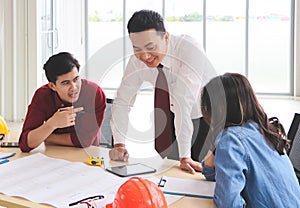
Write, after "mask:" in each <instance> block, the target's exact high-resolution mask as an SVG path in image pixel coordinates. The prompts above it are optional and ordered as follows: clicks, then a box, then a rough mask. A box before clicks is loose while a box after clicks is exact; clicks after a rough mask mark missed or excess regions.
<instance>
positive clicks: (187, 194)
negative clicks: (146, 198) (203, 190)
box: [163, 191, 213, 199]
mask: <svg viewBox="0 0 300 208" xmlns="http://www.w3.org/2000/svg"><path fill="white" fill-rule="evenodd" d="M163 193H164V194H170V195H177V196H189V197H197V198H205V199H212V198H213V197H212V196H205V195H197V194H189V193H178V192H171V191H163Z"/></svg>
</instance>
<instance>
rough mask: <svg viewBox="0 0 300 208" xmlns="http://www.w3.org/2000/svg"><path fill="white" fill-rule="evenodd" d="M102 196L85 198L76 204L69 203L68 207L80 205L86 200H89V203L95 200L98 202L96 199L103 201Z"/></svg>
mask: <svg viewBox="0 0 300 208" xmlns="http://www.w3.org/2000/svg"><path fill="white" fill-rule="evenodd" d="M103 198H104V196H103V195H96V196H90V197H87V198H84V199H81V200H79V201H77V202H73V203H70V204H69V206H75V205H77V204H81V203H83V202H85V201H87V200H91V201H95V200H98V199H103Z"/></svg>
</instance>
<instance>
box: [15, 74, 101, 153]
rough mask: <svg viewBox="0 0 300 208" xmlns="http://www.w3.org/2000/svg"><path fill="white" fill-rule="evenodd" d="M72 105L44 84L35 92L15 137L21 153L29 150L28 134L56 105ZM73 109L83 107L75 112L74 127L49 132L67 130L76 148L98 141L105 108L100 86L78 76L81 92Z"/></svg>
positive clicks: (96, 143)
mask: <svg viewBox="0 0 300 208" xmlns="http://www.w3.org/2000/svg"><path fill="white" fill-rule="evenodd" d="M68 106H72V104H71V103H66V102H63V101H62V100H61V99H60V98H59V97H58V95H57V93H56V92H54V91H52V90H51V89H50V88H49V87H48V85H47V84H46V85H44V86H42V87H40V88H39V89H37V90H36V91H35V94H34V96H33V98H32V100H31V103H30V105H29V106H28V110H27V114H26V118H25V121H24V124H23V129H22V133H21V135H20V138H19V146H20V149H21V150H22V151H23V152H29V151H31V150H32V148H30V147H28V143H27V135H28V133H29V132H30V131H31V130H33V129H36V128H38V127H39V126H41V125H42V124H43V123H44V122H45V121H47V120H48V119H49V118H50V117H51V116H52V115H53V114H54V113H55V112H56V111H57V110H58V109H59V108H61V107H68ZM73 106H74V108H76V107H83V108H84V113H78V114H77V116H76V120H75V126H71V127H66V128H59V129H56V130H55V131H54V132H53V134H64V133H70V134H71V139H72V142H73V144H74V146H76V147H88V146H90V145H99V144H100V126H101V123H102V121H103V116H104V111H105V107H106V97H105V94H104V92H103V91H102V89H101V88H100V87H99V86H98V85H97V84H96V83H93V82H90V81H88V80H85V79H81V91H80V95H79V98H78V100H77V102H75V103H73Z"/></svg>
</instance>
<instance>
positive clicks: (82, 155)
mask: <svg viewBox="0 0 300 208" xmlns="http://www.w3.org/2000/svg"><path fill="white" fill-rule="evenodd" d="M0 151H1V152H15V153H16V155H15V156H13V157H11V158H9V159H10V160H15V159H18V158H22V157H26V156H29V155H32V154H35V153H43V154H45V155H46V156H48V157H52V158H58V159H65V160H68V161H71V162H84V163H87V159H88V157H90V156H93V157H94V156H96V155H97V156H100V157H103V158H104V161H105V165H106V166H116V165H121V164H126V163H125V162H117V161H111V160H110V159H109V156H108V151H109V149H107V148H103V147H95V146H91V147H88V148H76V147H66V146H58V145H50V144H47V145H44V144H42V145H40V146H39V147H38V148H36V149H34V150H33V151H31V152H30V153H23V152H21V151H20V149H19V148H0ZM134 162H142V163H144V164H147V165H149V166H151V167H154V168H156V169H157V170H158V171H157V172H156V173H155V176H158V177H161V176H167V177H175V178H185V179H197V180H200V179H204V177H203V175H202V174H201V173H196V174H194V175H192V174H189V173H187V172H185V171H182V170H181V169H180V168H179V161H175V160H168V159H165V160H162V159H160V158H129V160H128V163H134ZM0 205H1V206H6V207H12V208H14V207H16V208H23V207H36V208H46V207H50V206H49V205H43V204H36V203H34V202H31V201H28V200H26V199H22V198H19V197H11V196H6V195H3V194H0ZM169 207H170V208H181V207H190V208H193V207H202V208H211V207H214V205H213V202H212V200H211V199H205V198H195V197H183V198H181V199H179V200H178V201H176V202H175V203H173V204H171V205H170V206H169Z"/></svg>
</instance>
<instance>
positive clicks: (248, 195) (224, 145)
mask: <svg viewBox="0 0 300 208" xmlns="http://www.w3.org/2000/svg"><path fill="white" fill-rule="evenodd" d="M201 110H202V114H203V117H204V120H205V121H206V122H207V123H208V124H210V133H209V135H210V137H209V138H216V141H213V142H212V144H214V145H213V146H214V148H212V149H211V150H210V151H209V152H208V154H207V156H206V158H205V159H204V160H203V162H202V165H203V174H204V175H205V176H206V177H207V179H208V180H213V179H215V180H216V187H215V194H214V203H215V205H216V207H230V208H233V207H259V208H261V207H300V187H299V184H298V181H297V179H296V176H295V173H294V171H293V167H292V164H291V162H290V160H289V158H288V156H287V155H286V148H288V140H287V138H286V135H285V131H284V129H283V128H277V127H278V126H277V127H276V125H273V124H272V122H270V121H269V119H268V117H267V114H266V113H265V112H264V110H263V108H262V107H261V105H260V104H259V102H258V100H257V98H256V95H255V93H254V90H253V89H252V87H251V85H250V83H249V81H248V79H247V78H246V77H245V76H243V75H241V74H237V73H226V74H224V75H221V76H218V77H216V78H214V79H212V80H211V81H210V82H209V83H208V84H207V85H206V86H205V87H204V88H203V91H202V95H201ZM281 127H282V126H281Z"/></svg>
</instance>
